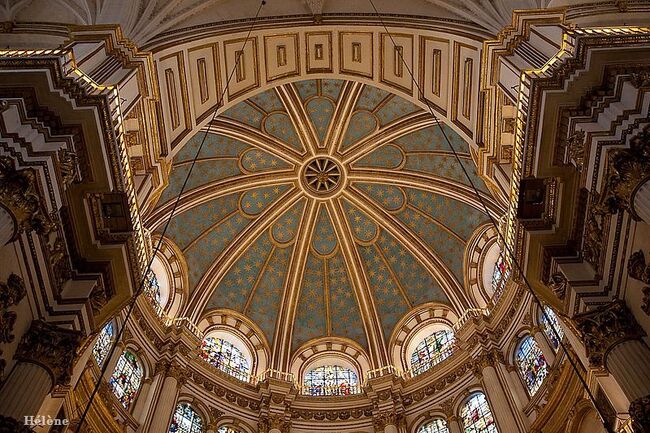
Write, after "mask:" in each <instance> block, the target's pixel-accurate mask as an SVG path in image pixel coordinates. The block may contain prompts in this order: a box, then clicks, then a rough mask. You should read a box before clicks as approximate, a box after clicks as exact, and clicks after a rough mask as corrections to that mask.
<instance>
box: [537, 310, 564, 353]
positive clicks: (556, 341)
mask: <svg viewBox="0 0 650 433" xmlns="http://www.w3.org/2000/svg"><path fill="white" fill-rule="evenodd" d="M540 315H541V321H542V328H544V333H545V334H546V336H547V337H548V339H549V341H550V342H551V345H552V346H553V349H555V350H556V351H557V350H558V348H559V347H560V340H561V339H562V338H563V337H564V330H563V329H562V326H561V325H560V319H558V317H557V315H556V314H555V311H553V309H552V308H551V307H549V306H548V305H545V306H544V313H541V314H540Z"/></svg>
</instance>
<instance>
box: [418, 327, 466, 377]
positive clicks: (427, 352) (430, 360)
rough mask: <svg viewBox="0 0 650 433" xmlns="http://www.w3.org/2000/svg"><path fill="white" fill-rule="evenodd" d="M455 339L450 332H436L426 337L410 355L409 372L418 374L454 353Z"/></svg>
mask: <svg viewBox="0 0 650 433" xmlns="http://www.w3.org/2000/svg"><path fill="white" fill-rule="evenodd" d="M455 342H456V339H455V338H454V333H453V332H452V331H450V330H442V331H436V332H434V333H433V334H431V335H429V336H428V337H426V338H425V339H424V340H422V341H421V342H420V344H418V345H417V347H416V348H415V351H414V352H413V353H412V354H411V371H412V372H413V374H420V373H422V372H424V371H426V370H428V369H430V368H431V367H432V366H434V365H436V364H437V363H439V362H440V361H443V360H444V359H446V358H448V357H449V356H450V355H451V354H452V353H454V347H455Z"/></svg>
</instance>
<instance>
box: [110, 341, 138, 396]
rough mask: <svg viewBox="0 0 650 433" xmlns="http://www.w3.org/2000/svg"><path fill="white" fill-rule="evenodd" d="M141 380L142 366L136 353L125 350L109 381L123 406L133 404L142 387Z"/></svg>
mask: <svg viewBox="0 0 650 433" xmlns="http://www.w3.org/2000/svg"><path fill="white" fill-rule="evenodd" d="M141 382H142V367H140V364H139V363H138V360H137V358H136V357H135V355H134V354H132V353H131V352H129V351H128V350H125V351H124V352H123V353H122V355H121V356H120V359H118V360H117V366H116V367H115V371H114V372H113V375H112V376H111V378H110V379H109V381H108V383H109V385H110V387H111V389H112V390H113V394H115V396H116V397H117V399H118V400H119V401H120V403H122V406H124V407H125V408H127V409H128V408H129V406H131V403H132V402H133V399H134V398H135V395H136V394H137V392H138V389H140V383H141Z"/></svg>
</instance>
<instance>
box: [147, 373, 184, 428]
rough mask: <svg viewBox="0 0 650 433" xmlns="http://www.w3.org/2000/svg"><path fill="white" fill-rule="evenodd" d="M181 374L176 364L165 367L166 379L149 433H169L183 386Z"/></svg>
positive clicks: (164, 374) (164, 375) (154, 410)
mask: <svg viewBox="0 0 650 433" xmlns="http://www.w3.org/2000/svg"><path fill="white" fill-rule="evenodd" d="M180 373H181V371H180V368H179V366H178V365H176V364H175V363H169V364H167V367H166V368H164V367H163V370H162V371H161V374H163V376H162V377H164V379H163V381H162V387H161V389H160V393H159V394H158V400H157V401H156V404H155V407H154V409H153V413H154V416H153V417H152V419H151V424H150V425H149V429H148V430H147V431H148V432H149V433H162V432H166V431H168V429H169V423H170V422H171V419H172V415H174V411H175V410H176V402H177V399H178V391H179V389H180V387H181V386H182V384H183V381H182V380H180V381H179V379H181V375H180Z"/></svg>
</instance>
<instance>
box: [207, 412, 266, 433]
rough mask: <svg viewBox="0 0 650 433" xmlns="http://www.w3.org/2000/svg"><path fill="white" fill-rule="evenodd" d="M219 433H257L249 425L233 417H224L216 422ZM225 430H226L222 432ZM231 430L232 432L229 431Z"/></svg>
mask: <svg viewBox="0 0 650 433" xmlns="http://www.w3.org/2000/svg"><path fill="white" fill-rule="evenodd" d="M216 427H217V430H216V431H217V433H224V431H225V433H255V432H256V431H257V430H255V429H253V428H251V426H249V425H248V424H247V423H245V422H243V421H240V420H239V419H237V418H233V417H231V416H223V417H220V418H219V419H217V420H216ZM221 429H224V430H221ZM228 429H230V430H228Z"/></svg>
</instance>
